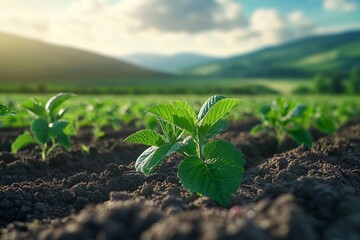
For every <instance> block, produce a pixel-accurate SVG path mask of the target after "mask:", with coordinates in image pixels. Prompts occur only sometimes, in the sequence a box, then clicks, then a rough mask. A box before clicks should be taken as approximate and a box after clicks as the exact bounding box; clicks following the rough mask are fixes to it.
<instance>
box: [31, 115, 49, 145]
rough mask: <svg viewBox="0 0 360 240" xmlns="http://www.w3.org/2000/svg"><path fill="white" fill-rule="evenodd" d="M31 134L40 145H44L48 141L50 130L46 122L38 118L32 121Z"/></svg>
mask: <svg viewBox="0 0 360 240" xmlns="http://www.w3.org/2000/svg"><path fill="white" fill-rule="evenodd" d="M30 129H31V132H32V133H33V134H34V137H35V139H36V140H37V141H38V142H39V143H41V144H45V143H47V142H48V141H49V139H50V134H49V132H50V129H49V125H48V122H47V121H46V120H45V119H43V118H38V119H35V120H34V121H32V123H31V126H30Z"/></svg>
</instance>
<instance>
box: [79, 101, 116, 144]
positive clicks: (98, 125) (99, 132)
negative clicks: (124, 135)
mask: <svg viewBox="0 0 360 240" xmlns="http://www.w3.org/2000/svg"><path fill="white" fill-rule="evenodd" d="M118 108H119V106H118V105H116V104H114V103H113V101H112V100H110V99H109V100H106V101H99V100H92V101H90V104H89V105H88V106H87V114H86V116H85V118H84V120H83V123H81V124H82V125H90V126H92V134H93V137H94V139H95V140H96V139H98V138H100V137H102V136H104V135H105V132H104V131H103V128H104V127H105V126H109V125H111V126H112V127H113V128H114V129H116V130H119V129H120V127H121V125H120V119H119V117H118V116H117V113H118Z"/></svg>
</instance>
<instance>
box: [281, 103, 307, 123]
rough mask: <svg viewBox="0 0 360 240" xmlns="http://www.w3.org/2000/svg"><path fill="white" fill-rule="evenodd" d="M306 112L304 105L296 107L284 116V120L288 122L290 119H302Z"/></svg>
mask: <svg viewBox="0 0 360 240" xmlns="http://www.w3.org/2000/svg"><path fill="white" fill-rule="evenodd" d="M306 110H307V106H306V105H297V106H296V107H295V108H293V109H292V110H291V111H290V112H289V113H288V114H286V116H285V119H286V120H289V119H292V118H298V117H303V116H304V113H305V112H306Z"/></svg>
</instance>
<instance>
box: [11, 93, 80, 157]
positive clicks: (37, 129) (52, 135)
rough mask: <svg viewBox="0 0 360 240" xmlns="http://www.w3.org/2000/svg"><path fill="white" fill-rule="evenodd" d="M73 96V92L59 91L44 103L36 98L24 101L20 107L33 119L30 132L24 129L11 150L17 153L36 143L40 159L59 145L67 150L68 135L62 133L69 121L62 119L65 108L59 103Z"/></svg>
mask: <svg viewBox="0 0 360 240" xmlns="http://www.w3.org/2000/svg"><path fill="white" fill-rule="evenodd" d="M73 96H74V94H71V93H59V94H57V95H55V96H53V97H52V98H50V99H49V100H48V101H47V102H46V103H44V102H42V101H39V100H37V99H32V100H29V101H26V102H24V103H23V104H22V107H23V108H25V109H26V110H27V111H28V112H30V113H31V114H32V115H33V116H34V117H35V119H34V120H33V121H32V122H31V124H30V132H29V131H25V132H24V133H23V134H22V135H20V136H18V137H17V138H16V139H15V141H14V142H13V144H12V145H11V151H12V152H13V153H17V152H18V151H19V150H20V149H22V148H24V147H25V146H27V145H30V144H38V145H39V146H40V147H41V156H42V159H43V160H45V158H46V156H47V155H48V154H49V153H50V152H51V151H52V150H53V149H55V148H56V147H57V146H59V145H61V146H63V147H64V148H65V149H67V150H69V149H70V148H71V141H70V137H69V136H68V135H67V134H66V133H64V129H65V128H66V126H67V125H68V124H69V122H68V121H66V120H63V119H62V118H63V116H64V113H65V112H66V110H67V108H61V105H62V104H63V102H65V101H66V100H68V99H69V98H71V97H73Z"/></svg>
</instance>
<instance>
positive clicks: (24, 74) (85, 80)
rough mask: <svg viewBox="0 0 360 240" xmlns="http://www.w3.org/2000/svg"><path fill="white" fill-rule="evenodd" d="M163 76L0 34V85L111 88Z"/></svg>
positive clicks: (66, 49) (95, 56)
mask: <svg viewBox="0 0 360 240" xmlns="http://www.w3.org/2000/svg"><path fill="white" fill-rule="evenodd" d="M164 76H165V74H162V73H158V72H155V71H150V70H147V69H143V68H140V67H137V66H134V65H132V64H128V63H125V62H122V61H119V60H117V59H112V58H110V57H106V56H102V55H99V54H95V53H91V52H87V51H83V50H79V49H74V48H69V47H62V46H56V45H51V44H47V43H43V42H41V41H36V40H31V39H27V38H22V37H18V36H13V35H9V34H0V84H1V83H34V82H35V83H44V84H46V83H56V84H62V83H71V84H83V85H87V84H94V85H96V84H102V85H103V84H109V85H111V84H119V83H121V81H127V80H129V81H133V80H137V79H153V78H156V79H157V78H162V77H164Z"/></svg>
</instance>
